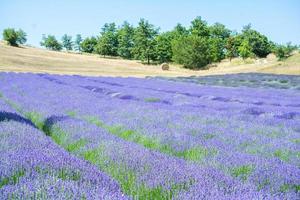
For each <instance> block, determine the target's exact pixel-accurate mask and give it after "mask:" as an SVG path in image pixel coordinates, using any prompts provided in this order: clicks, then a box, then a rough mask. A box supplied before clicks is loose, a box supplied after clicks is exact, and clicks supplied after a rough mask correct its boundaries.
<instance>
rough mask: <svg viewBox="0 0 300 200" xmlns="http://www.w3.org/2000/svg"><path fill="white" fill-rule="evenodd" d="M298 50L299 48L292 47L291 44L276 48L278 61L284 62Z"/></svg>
mask: <svg viewBox="0 0 300 200" xmlns="http://www.w3.org/2000/svg"><path fill="white" fill-rule="evenodd" d="M296 49H297V46H294V45H292V43H291V42H289V43H287V44H286V45H276V47H275V55H276V57H277V58H278V60H284V59H286V58H288V57H290V56H291V55H292V53H293V51H294V50H296Z"/></svg>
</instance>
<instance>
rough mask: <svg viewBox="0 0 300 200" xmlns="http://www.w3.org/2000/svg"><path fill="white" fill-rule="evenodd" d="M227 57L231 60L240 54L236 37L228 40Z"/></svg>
mask: <svg viewBox="0 0 300 200" xmlns="http://www.w3.org/2000/svg"><path fill="white" fill-rule="evenodd" d="M225 48H226V57H227V58H229V60H230V61H231V59H232V58H235V57H237V56H238V46H237V44H236V38H235V37H234V36H231V37H229V38H228V39H227V41H226V46H225Z"/></svg>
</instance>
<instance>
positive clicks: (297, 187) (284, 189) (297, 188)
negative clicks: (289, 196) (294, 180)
mask: <svg viewBox="0 0 300 200" xmlns="http://www.w3.org/2000/svg"><path fill="white" fill-rule="evenodd" d="M289 190H294V191H295V192H297V193H298V192H300V185H296V184H286V183H285V184H283V185H281V186H280V191H281V192H287V191H289Z"/></svg>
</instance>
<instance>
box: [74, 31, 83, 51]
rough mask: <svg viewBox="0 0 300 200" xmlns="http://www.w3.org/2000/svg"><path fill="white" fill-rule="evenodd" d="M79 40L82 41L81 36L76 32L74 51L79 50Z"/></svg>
mask: <svg viewBox="0 0 300 200" xmlns="http://www.w3.org/2000/svg"><path fill="white" fill-rule="evenodd" d="M81 42H82V37H81V35H80V34H77V35H76V38H75V46H74V49H75V50H76V51H79V52H81Z"/></svg>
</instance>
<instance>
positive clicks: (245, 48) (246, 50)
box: [238, 40, 253, 59]
mask: <svg viewBox="0 0 300 200" xmlns="http://www.w3.org/2000/svg"><path fill="white" fill-rule="evenodd" d="M238 51H239V54H240V56H241V57H242V58H243V59H246V58H249V57H250V56H252V55H253V53H252V48H251V46H250V43H249V41H248V40H244V41H243V42H242V44H241V45H240V46H239V48H238Z"/></svg>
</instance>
